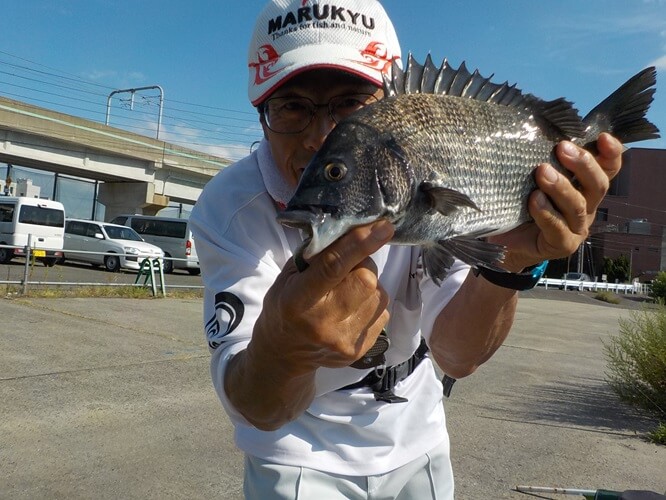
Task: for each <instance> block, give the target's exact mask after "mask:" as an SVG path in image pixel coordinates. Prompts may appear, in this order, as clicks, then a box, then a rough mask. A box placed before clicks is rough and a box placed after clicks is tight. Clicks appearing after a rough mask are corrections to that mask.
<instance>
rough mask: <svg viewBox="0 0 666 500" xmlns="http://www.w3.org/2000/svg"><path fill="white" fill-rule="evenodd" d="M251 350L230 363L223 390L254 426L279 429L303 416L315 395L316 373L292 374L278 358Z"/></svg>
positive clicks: (268, 429) (240, 353)
mask: <svg viewBox="0 0 666 500" xmlns="http://www.w3.org/2000/svg"><path fill="white" fill-rule="evenodd" d="M252 349H253V347H252V345H250V346H248V349H246V350H245V351H241V352H239V353H238V354H236V355H235V356H234V357H233V359H231V361H230V362H229V364H228V366H227V370H226V373H225V377H224V390H225V392H226V394H227V397H228V398H229V400H230V401H231V403H232V404H233V405H234V407H235V408H236V409H237V410H238V411H239V412H240V413H241V414H242V415H243V416H244V417H245V418H246V419H247V420H248V421H249V422H250V423H251V424H252V425H254V426H255V427H257V428H258V429H261V430H265V431H270V430H275V429H279V428H280V427H282V426H283V425H284V424H286V423H288V422H290V421H292V420H294V419H295V418H297V417H298V416H299V415H300V414H301V413H303V412H304V411H305V410H306V408H307V407H308V406H310V403H311V402H312V400H313V398H314V394H315V385H314V372H309V373H304V374H299V375H293V374H291V373H290V372H289V370H288V367H287V366H284V364H283V363H280V362H279V360H276V359H275V358H271V357H266V356H262V354H261V353H257V352H256V351H253V350H252Z"/></svg>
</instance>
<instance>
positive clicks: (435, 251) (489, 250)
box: [423, 236, 506, 286]
mask: <svg viewBox="0 0 666 500" xmlns="http://www.w3.org/2000/svg"><path fill="white" fill-rule="evenodd" d="M505 251H506V249H505V248H504V247H503V246H502V245H495V244H493V243H488V242H486V241H483V240H478V239H476V238H474V237H471V236H467V237H457V238H451V239H450V240H441V241H438V242H437V244H435V245H431V246H428V247H426V248H424V249H423V268H424V270H425V272H426V274H427V275H428V276H430V277H431V278H432V280H433V281H434V282H435V284H436V285H438V286H439V284H440V283H441V281H442V280H443V279H444V278H445V277H446V275H447V274H448V272H449V268H450V267H451V266H452V265H453V260H454V258H458V259H460V260H462V261H463V262H465V263H466V264H469V265H470V266H472V267H478V266H483V267H487V268H489V269H493V270H498V271H504V270H503V269H501V268H499V267H498V266H497V263H498V262H502V260H504V253H505Z"/></svg>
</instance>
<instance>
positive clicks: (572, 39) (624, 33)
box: [0, 0, 666, 158]
mask: <svg viewBox="0 0 666 500" xmlns="http://www.w3.org/2000/svg"><path fill="white" fill-rule="evenodd" d="M331 3H335V2H334V1H332V2H331ZM263 4H264V2H263V1H259V0H246V1H234V2H230V1H222V0H220V1H212V0H209V1H203V0H188V1H184V0H181V1H175V0H160V1H157V0H134V1H131V2H130V1H126V0H58V1H53V0H10V1H7V2H3V6H2V17H3V32H2V42H1V43H0V95H3V96H5V97H9V98H12V99H17V100H20V101H25V102H30V103H33V104H36V105H38V106H43V107H45V108H49V109H55V110H57V111H61V112H64V113H68V114H72V115H75V116H79V117H83V118H87V119H91V120H95V121H98V122H101V123H104V121H105V119H106V111H107V108H106V102H107V96H108V95H109V93H110V92H112V91H114V90H121V89H128V88H137V87H144V86H153V85H159V86H161V87H162V88H163V89H164V105H163V108H162V110H163V118H162V128H161V136H160V138H161V139H165V140H169V141H172V142H176V143H179V144H182V145H185V146H189V147H192V148H194V149H200V150H204V151H207V152H210V153H213V154H218V155H221V156H225V157H230V158H239V157H241V156H244V155H245V154H246V153H247V152H249V150H250V146H251V144H252V143H253V142H254V141H255V140H257V139H259V138H260V130H259V127H258V125H257V123H256V113H255V112H254V110H253V108H252V107H251V106H250V105H249V103H248V100H247V94H246V80H247V64H246V51H247V45H248V42H249V38H250V33H251V30H252V27H253V25H254V20H255V16H256V15H257V13H258V12H259V10H260V9H261V7H262V6H263ZM383 4H384V6H385V8H386V10H387V11H388V12H389V15H391V17H392V19H393V21H394V24H395V26H396V30H397V32H398V36H399V37H400V40H401V45H402V49H403V55H406V53H407V52H412V53H413V54H414V56H415V57H416V58H417V59H419V60H421V61H422V60H423V59H424V58H425V56H426V54H428V53H430V54H431V55H432V57H433V59H434V60H435V61H441V59H443V58H444V57H446V58H448V59H449V61H450V62H451V63H452V64H454V65H458V64H459V63H460V62H462V61H463V60H464V61H466V62H467V65H468V67H469V68H470V69H473V68H478V69H479V70H480V72H481V73H482V74H484V75H490V74H491V73H494V74H495V78H494V80H495V81H504V80H508V81H509V82H510V83H517V84H518V87H520V88H521V89H523V90H525V91H527V92H530V93H533V94H535V95H537V96H539V97H542V98H545V99H554V98H557V97H560V96H564V97H566V98H568V99H569V100H571V101H573V102H574V103H575V105H576V107H577V108H578V109H579V110H580V112H581V114H585V113H586V112H587V111H589V109H590V108H592V107H593V106H594V105H595V104H596V103H597V102H599V101H600V100H602V99H603V98H604V97H606V96H607V95H608V94H609V93H610V92H612V91H613V90H615V88H616V87H618V86H619V85H620V84H622V83H623V82H624V81H625V80H626V79H628V78H629V77H630V76H632V75H633V74H634V73H636V72H638V71H639V70H641V69H642V68H644V67H646V66H648V65H656V66H658V76H657V79H658V83H657V94H656V99H655V102H654V103H653V105H652V108H651V110H650V113H649V115H648V116H649V118H650V119H651V120H652V121H653V122H654V123H655V124H656V125H657V126H658V127H659V128H660V129H661V130H662V135H666V0H586V1H580V0H560V1H557V2H555V1H546V0H542V1H535V0H510V1H506V0H505V1H500V0H496V1H492V0H484V1H480V0H436V1H420V0H410V1H405V0H383ZM157 95H158V93H157V92H156V91H152V92H151V91H145V92H140V93H137V94H136V95H135V103H134V109H133V110H129V109H127V108H126V106H127V103H125V102H121V101H120V100H117V101H116V100H114V101H112V105H111V110H110V113H109V123H110V124H111V125H113V126H118V127H122V128H127V129H129V130H132V131H135V132H137V133H144V134H146V135H151V136H154V130H155V128H156V123H157V115H158V109H159V108H158V105H157V103H158V99H157ZM118 97H129V94H124V95H120V94H119V95H118ZM635 146H637V147H650V148H666V140H665V139H659V140H654V141H649V142H642V143H636V144H635Z"/></svg>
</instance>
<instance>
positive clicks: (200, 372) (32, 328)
mask: <svg viewBox="0 0 666 500" xmlns="http://www.w3.org/2000/svg"><path fill="white" fill-rule="evenodd" d="M546 294H547V295H546ZM634 303H635V301H632V300H623V303H622V304H621V305H619V306H611V305H607V304H603V303H600V302H598V301H595V300H594V299H592V298H591V297H590V296H588V295H584V294H579V293H578V292H560V291H549V292H541V291H537V292H531V293H528V294H525V295H524V296H523V297H522V298H521V300H520V305H519V310H518V314H517V318H516V322H515V326H514V328H513V331H512V333H511V335H510V336H509V338H508V340H507V342H506V344H505V345H504V346H503V347H502V348H501V349H500V350H499V351H498V353H497V354H496V355H495V356H494V357H493V358H492V359H491V360H490V361H489V362H488V363H486V364H485V365H484V366H482V367H481V368H480V369H479V370H478V371H477V373H475V374H474V375H472V376H470V377H468V378H466V379H463V380H460V381H458V382H457V383H456V385H455V386H454V388H453V392H452V395H451V398H450V399H449V400H447V401H446V402H445V406H446V410H447V419H448V426H449V430H450V434H451V441H452V459H453V465H454V472H455V475H456V478H457V485H456V491H457V495H456V497H457V498H459V499H481V498H484V499H485V498H517V499H520V498H522V499H526V498H534V496H529V495H525V494H522V493H517V492H515V491H513V488H514V487H515V486H516V485H519V484H520V485H531V486H549V487H561V488H565V487H566V488H579V489H599V488H604V489H611V490H613V489H614V490H618V491H623V490H626V489H648V490H653V491H658V492H662V493H663V492H664V491H666V447H664V446H657V445H654V444H651V443H649V442H647V441H646V440H645V439H644V438H643V435H644V432H645V431H647V430H649V429H651V428H653V427H654V426H655V422H654V421H651V420H649V419H648V418H646V417H644V416H641V415H640V414H638V413H636V412H635V411H634V410H632V409H631V408H630V407H627V406H625V405H623V404H622V403H620V402H619V401H618V400H617V398H616V397H615V396H614V394H613V393H612V392H611V391H610V389H609V388H608V386H607V385H606V384H605V382H604V378H605V375H604V372H605V369H606V363H605V360H604V357H603V347H602V342H603V341H605V340H607V339H608V338H609V336H611V335H616V334H617V332H618V318H620V317H625V318H628V317H629V316H630V314H631V313H632V312H631V309H632V308H633V309H635V308H636V307H635V304H634ZM201 321H202V319H201V302H200V300H182V299H171V298H166V299H107V298H88V299H41V298H40V299H34V298H33V299H30V298H13V299H0V498H3V499H4V498H11V499H41V498H44V499H46V498H48V499H65V498H66V499H90V498H95V499H117V498H123V499H139V498H140V499H169V498H179V499H180V498H183V499H209V498H222V499H238V498H241V497H242V495H241V491H242V484H241V483H242V466H243V463H242V455H241V453H240V452H238V450H236V448H235V447H234V444H233V439H232V431H231V425H230V423H229V420H228V418H227V417H226V415H225V414H224V412H223V410H222V409H221V407H220V405H219V404H218V402H217V399H216V396H215V393H214V391H213V389H212V387H211V384H210V381H209V373H208V359H209V354H208V351H207V348H206V346H205V344H204V342H203V334H202V328H201ZM538 498H575V497H571V496H566V497H564V496H561V495H552V494H539V496H538Z"/></svg>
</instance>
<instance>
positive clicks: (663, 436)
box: [648, 423, 666, 445]
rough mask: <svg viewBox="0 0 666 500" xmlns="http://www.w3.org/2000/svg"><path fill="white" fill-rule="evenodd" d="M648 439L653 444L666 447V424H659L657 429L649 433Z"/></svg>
mask: <svg viewBox="0 0 666 500" xmlns="http://www.w3.org/2000/svg"><path fill="white" fill-rule="evenodd" d="M648 438H649V439H650V441H652V442H653V443H656V444H663V445H666V423H661V424H659V427H657V428H656V429H655V430H654V431H652V432H649V433H648Z"/></svg>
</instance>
